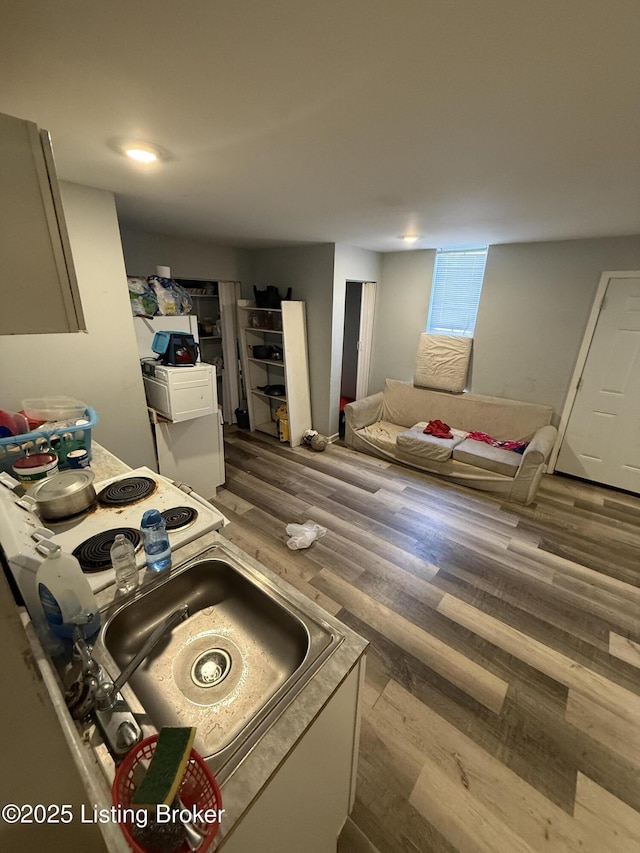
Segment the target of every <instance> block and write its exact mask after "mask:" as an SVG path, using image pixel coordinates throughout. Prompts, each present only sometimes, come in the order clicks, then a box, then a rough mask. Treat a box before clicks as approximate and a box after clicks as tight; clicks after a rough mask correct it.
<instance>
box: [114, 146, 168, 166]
mask: <svg viewBox="0 0 640 853" xmlns="http://www.w3.org/2000/svg"><path fill="white" fill-rule="evenodd" d="M122 151H123V153H124V154H126V155H127V157H130V158H131V159H132V160H135V161H136V162H137V163H155V161H156V160H159V159H160V152H159V151H158V149H157V148H154V147H153V146H152V145H141V144H138V143H137V142H136V143H131V144H130V145H125V146H124V147H123V149H122Z"/></svg>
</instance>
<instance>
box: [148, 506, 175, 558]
mask: <svg viewBox="0 0 640 853" xmlns="http://www.w3.org/2000/svg"><path fill="white" fill-rule="evenodd" d="M140 532H141V533H142V543H143V545H144V553H145V555H146V557H147V566H149V568H150V569H151V570H152V571H154V572H162V571H165V570H166V569H169V568H171V546H170V544H169V535H168V534H167V528H166V525H165V522H164V518H163V517H162V516H161V515H160V512H159V511H158V510H157V509H148V510H147V511H146V512H145V513H144V515H143V516H142V523H141V525H140Z"/></svg>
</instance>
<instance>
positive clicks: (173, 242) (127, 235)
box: [120, 225, 250, 282]
mask: <svg viewBox="0 0 640 853" xmlns="http://www.w3.org/2000/svg"><path fill="white" fill-rule="evenodd" d="M120 231H121V235H122V248H123V251H124V257H125V264H126V267H127V274H128V275H140V276H146V275H154V274H155V271H156V266H158V265H162V266H168V267H170V268H171V275H173V276H175V277H176V278H196V279H197V278H199V279H212V280H213V281H242V282H247V281H248V280H249V278H250V268H249V267H250V253H249V252H248V251H247V250H246V249H234V248H230V247H228V246H216V245H214V244H212V243H206V242H203V241H200V240H187V239H185V238H182V237H169V236H166V235H164V234H154V233H152V232H149V231H141V230H138V229H134V228H130V227H128V226H126V225H122V226H121V228H120Z"/></svg>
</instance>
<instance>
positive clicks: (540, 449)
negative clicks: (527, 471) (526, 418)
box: [520, 425, 558, 470]
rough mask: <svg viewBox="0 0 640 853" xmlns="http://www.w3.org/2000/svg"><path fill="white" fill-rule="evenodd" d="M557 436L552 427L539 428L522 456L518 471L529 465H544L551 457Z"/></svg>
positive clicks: (555, 430)
mask: <svg viewBox="0 0 640 853" xmlns="http://www.w3.org/2000/svg"><path fill="white" fill-rule="evenodd" d="M557 435H558V430H557V429H556V428H555V427H554V426H551V425H548V426H544V427H540V429H539V430H538V431H537V432H536V434H535V435H534V436H533V438H532V439H531V441H530V442H529V446H528V447H527V449H526V450H525V452H524V453H523V454H522V462H521V464H520V470H522V468H523V467H527V466H529V465H533V466H538V465H542V464H543V463H545V462H546V461H547V460H548V459H549V456H550V455H551V451H552V450H553V445H554V444H555V442H556V436H557Z"/></svg>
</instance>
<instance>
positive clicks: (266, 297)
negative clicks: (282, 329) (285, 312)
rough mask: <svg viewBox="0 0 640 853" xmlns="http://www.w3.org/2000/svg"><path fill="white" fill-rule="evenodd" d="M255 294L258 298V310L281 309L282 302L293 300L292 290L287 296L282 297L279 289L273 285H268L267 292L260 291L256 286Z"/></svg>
mask: <svg viewBox="0 0 640 853" xmlns="http://www.w3.org/2000/svg"><path fill="white" fill-rule="evenodd" d="M253 293H254V295H255V298H256V308H279V307H280V303H281V302H284V301H285V300H288V299H291V288H289V289H288V290H287V295H286V296H282V297H281V296H280V293H279V291H278V288H277V287H274V286H273V285H272V284H270V285H268V286H267V289H266V290H258V288H257V287H256V286H255V284H254V285H253Z"/></svg>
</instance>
